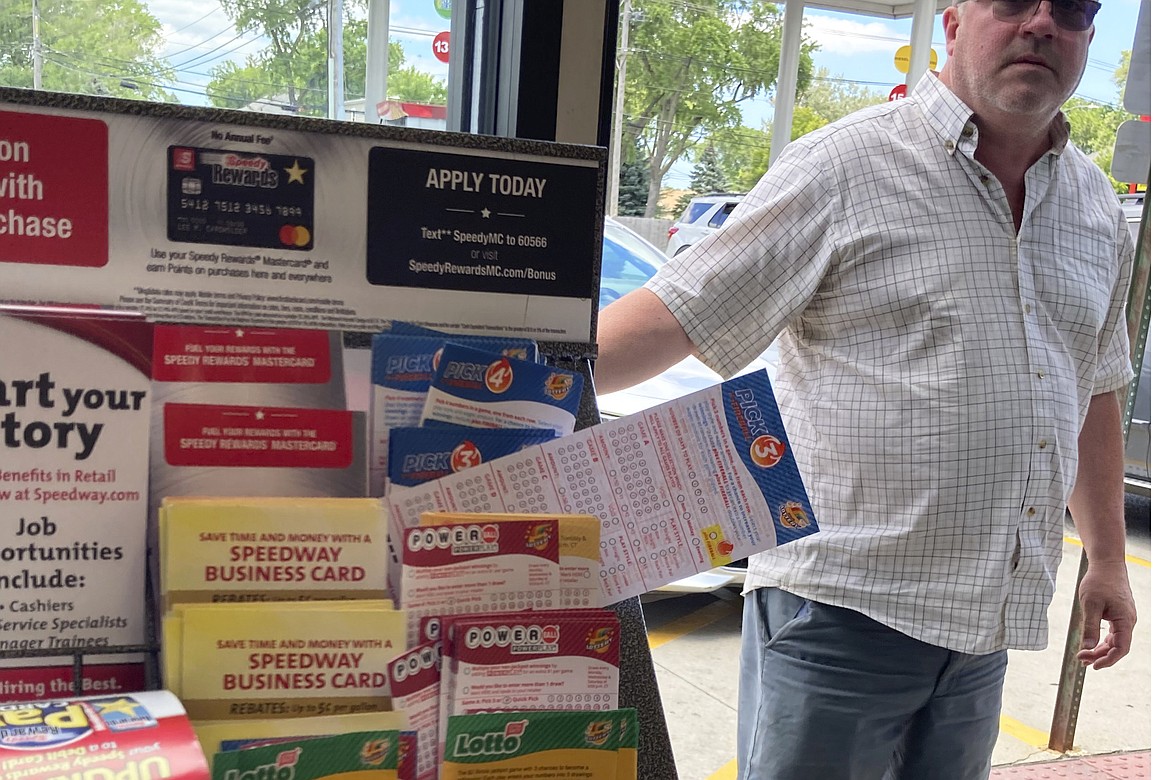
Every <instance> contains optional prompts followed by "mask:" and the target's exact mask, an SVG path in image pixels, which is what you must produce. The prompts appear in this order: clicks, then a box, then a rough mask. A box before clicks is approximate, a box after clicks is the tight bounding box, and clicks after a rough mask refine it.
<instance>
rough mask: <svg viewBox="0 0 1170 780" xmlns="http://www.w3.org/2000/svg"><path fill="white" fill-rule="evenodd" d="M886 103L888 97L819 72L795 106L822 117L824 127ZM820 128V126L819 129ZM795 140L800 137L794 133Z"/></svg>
mask: <svg viewBox="0 0 1170 780" xmlns="http://www.w3.org/2000/svg"><path fill="white" fill-rule="evenodd" d="M887 100H889V96H888V95H886V94H883V93H882V92H880V91H878V90H875V89H869V88H868V87H864V86H861V85H860V84H855V83H853V82H851V81H849V80H847V79H844V78H840V77H838V76H833V75H832V74H830V73H829V69H828V68H818V69H817V72H816V74H814V75H813V77H812V81H811V83H810V84H809V85H808V89H806V90H805V91H804V93H803V94H801V95H800V97H799V98H798V99H797V101H796V104H797V105H798V106H800V107H803V108H806V109H808V110H810V111H811V112H812V113H814V114H816V115H817V116H819V117H821V119H823V120H824V121H823V122H822V123H821V124H828V123H829V122H836V121H837V120H838V119H840V118H841V117H843V116H846V115H848V114H852V113H853V112H854V111H858V110H860V109H863V108H865V107H866V106H873V105H877V104H878V103H885V102H886V101H887ZM809 124H812V123H809ZM806 126H808V125H806ZM819 126H820V125H817V127H819ZM793 127H794V128H795V127H796V122H793ZM815 129H816V127H811V126H808V129H807V130H806V131H805V132H811V131H812V130H815ZM802 135H803V133H802ZM792 137H793V138H797V137H798V136H797V135H796V134H795V133H794V134H793V136H792Z"/></svg>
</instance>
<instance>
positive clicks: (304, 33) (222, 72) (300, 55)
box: [207, 0, 447, 116]
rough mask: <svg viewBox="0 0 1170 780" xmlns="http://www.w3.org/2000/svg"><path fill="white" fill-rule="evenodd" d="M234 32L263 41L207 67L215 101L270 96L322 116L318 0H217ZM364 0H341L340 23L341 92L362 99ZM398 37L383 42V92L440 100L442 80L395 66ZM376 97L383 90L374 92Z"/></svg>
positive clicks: (325, 84) (325, 45)
mask: <svg viewBox="0 0 1170 780" xmlns="http://www.w3.org/2000/svg"><path fill="white" fill-rule="evenodd" d="M220 3H221V4H222V5H223V8H224V11H226V12H227V14H228V16H229V17H230V18H231V19H232V20H233V21H234V22H235V25H236V29H237V30H238V31H239V32H245V31H256V32H261V33H263V34H264V35H265V36H266V37H267V38H268V41H269V43H268V46H267V47H266V48H265V49H264V50H263V51H262V52H260V53H258V54H255V55H252V56H250V57H248V59H247V60H246V61H245V64H244V65H243V66H239V65H236V64H234V63H230V62H229V63H221V64H220V65H217V66H216V67H214V68H212V70H211V75H212V80H211V81H210V83H209V84H208V86H207V93H208V99H209V100H210V101H211V103H212V105H216V106H223V107H228V108H240V107H243V106H246V105H248V104H249V103H251V102H253V101H255V100H258V99H262V98H268V99H273V100H277V101H279V102H280V103H282V104H284V105H287V106H288V107H289V108H290V109H291V110H294V111H297V112H299V113H304V114H310V115H315V116H323V115H324V114H325V113H326V111H327V108H328V94H329V93H328V88H329V60H328V50H329V30H328V28H327V26H326V20H325V12H324V9H325V5H324V4H323V3H321V2H320V1H319V0H220ZM365 16H366V12H365V3H364V2H359V1H357V0H355V1H354V2H350V3H347V5H346V18H345V22H344V26H343V27H342V55H343V59H344V71H345V72H344V81H345V96H344V99H346V100H352V99H356V98H361V97H362V96H363V95H364V94H365V85H366V82H365V79H366V76H365V74H366V38H367V36H366V30H367V26H366V20H365ZM404 60H405V57H404V55H403V52H402V44H400V43H398V42H397V41H391V42H390V45H389V46H388V47H387V57H386V64H387V73H389V77H388V78H387V85H386V91H387V94H388V95H391V96H394V97H397V98H399V99H402V100H412V101H419V102H440V103H441V102H445V101H446V95H447V90H446V87H445V86H444V85H443V84H442V83H440V82H439V81H437V80H435V79H434V77H432V76H430V75H429V74H426V73H423V72H421V71H418V70H415V69H413V68H412V69H408V70H406V71H400V70H399V69H400V68H401V67H402V64H403V62H404ZM378 97H379V98H381V97H382V96H380V95H379V96H378Z"/></svg>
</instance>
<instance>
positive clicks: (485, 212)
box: [479, 206, 492, 219]
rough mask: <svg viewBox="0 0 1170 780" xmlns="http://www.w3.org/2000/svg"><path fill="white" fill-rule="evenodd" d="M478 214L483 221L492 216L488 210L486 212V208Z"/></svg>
mask: <svg viewBox="0 0 1170 780" xmlns="http://www.w3.org/2000/svg"><path fill="white" fill-rule="evenodd" d="M479 213H480V214H483V218H484V219H487V218H488V217H490V216H491V215H492V212H491V211H489V210H488V208H487V207H486V206H485V207H484V210H483V211H481V212H479Z"/></svg>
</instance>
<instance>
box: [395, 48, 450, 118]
mask: <svg viewBox="0 0 1170 780" xmlns="http://www.w3.org/2000/svg"><path fill="white" fill-rule="evenodd" d="M394 45H395V46H399V44H397V43H396V44H394ZM399 49H400V50H401V46H399ZM386 94H387V96H389V97H392V98H396V99H397V100H405V101H407V102H409V103H438V104H445V103H446V102H447V88H446V87H445V86H443V85H442V84H441V83H439V82H438V81H436V80H435V77H434V76H432V75H431V74H429V73H424V72H423V71H421V70H418V69H417V68H404V69H402V70H395V71H392V72H391V73H390V77H389V78H388V79H387V80H386Z"/></svg>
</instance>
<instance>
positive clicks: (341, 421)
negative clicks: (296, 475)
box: [163, 404, 353, 469]
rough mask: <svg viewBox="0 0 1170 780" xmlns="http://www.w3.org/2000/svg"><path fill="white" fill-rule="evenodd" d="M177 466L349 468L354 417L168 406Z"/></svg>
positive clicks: (166, 433)
mask: <svg viewBox="0 0 1170 780" xmlns="http://www.w3.org/2000/svg"><path fill="white" fill-rule="evenodd" d="M163 442H164V451H165V454H166V459H167V463H169V464H170V465H172V466H232V467H249V466H251V467H267V468H322V469H327V468H335V469H344V468H349V466H350V464H351V463H353V415H352V413H351V412H343V411H336V410H332V409H290V408H287V407H285V408H280V407H276V408H273V407H264V408H258V407H249V406H213V405H206V406H205V405H199V404H166V405H164V406H163Z"/></svg>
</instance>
